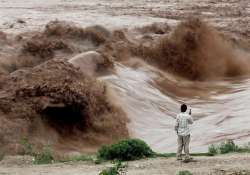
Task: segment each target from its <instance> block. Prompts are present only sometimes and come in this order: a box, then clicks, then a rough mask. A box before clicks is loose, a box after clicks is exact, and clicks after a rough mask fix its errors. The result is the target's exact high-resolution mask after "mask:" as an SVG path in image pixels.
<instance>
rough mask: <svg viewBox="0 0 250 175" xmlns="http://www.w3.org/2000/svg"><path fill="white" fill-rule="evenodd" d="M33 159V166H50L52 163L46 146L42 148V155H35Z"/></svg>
mask: <svg viewBox="0 0 250 175" xmlns="http://www.w3.org/2000/svg"><path fill="white" fill-rule="evenodd" d="M34 157H35V160H34V164H50V163H53V162H54V158H53V156H52V154H51V151H50V149H49V147H48V146H47V147H44V148H43V151H42V153H40V154H35V155H34Z"/></svg>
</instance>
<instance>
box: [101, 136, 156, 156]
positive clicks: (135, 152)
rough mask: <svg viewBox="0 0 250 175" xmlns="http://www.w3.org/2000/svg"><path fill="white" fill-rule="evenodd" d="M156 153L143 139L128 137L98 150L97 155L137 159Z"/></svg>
mask: <svg viewBox="0 0 250 175" xmlns="http://www.w3.org/2000/svg"><path fill="white" fill-rule="evenodd" d="M154 154H155V153H154V152H153V151H152V150H151V148H150V147H149V146H148V145H147V144H146V143H145V142H144V141H142V140H139V139H127V140H122V141H120V142H118V143H116V144H113V145H110V146H103V147H101V148H100V149H99V150H98V154H97V157H98V158H99V159H104V160H115V159H117V160H137V159H141V158H144V157H151V156H153V155H154Z"/></svg>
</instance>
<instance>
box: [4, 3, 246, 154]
mask: <svg viewBox="0 0 250 175" xmlns="http://www.w3.org/2000/svg"><path fill="white" fill-rule="evenodd" d="M189 16H195V17H201V18H202V19H204V21H206V22H208V23H209V24H211V25H213V26H215V27H216V28H217V29H218V30H219V31H220V32H222V33H224V34H225V35H227V36H228V35H229V36H230V37H231V39H232V40H234V39H235V40H237V41H242V40H244V42H242V43H243V44H242V45H241V49H237V54H238V52H240V54H241V55H244V59H246V60H247V59H248V58H249V59H250V57H249V53H250V52H249V49H250V48H249V43H250V42H249V41H250V40H249V39H250V31H249V27H250V26H249V22H250V1H248V0H182V1H179V0H136V1H135V0H124V1H123V0H43V1H41V0H0V31H3V32H6V33H7V34H10V35H12V34H19V33H29V32H32V31H35V30H38V31H40V30H43V29H44V26H45V25H46V24H47V23H48V22H50V21H53V20H60V21H68V22H72V23H76V24H77V25H78V26H80V27H87V26H91V25H101V26H104V27H106V28H107V29H108V30H110V31H112V30H117V29H122V30H124V31H126V30H131V31H133V29H135V28H136V27H142V26H145V25H150V24H152V23H155V22H159V23H167V24H168V25H169V26H170V27H175V26H176V25H177V24H178V23H179V22H180V21H182V20H185V19H187V18H188V17H189ZM131 33H132V34H133V35H136V34H135V33H133V32H131ZM128 38H129V37H128ZM135 38H136V37H135ZM236 44H238V43H236ZM0 47H1V45H0ZM88 50H91V48H88ZM239 50H240V51H239ZM0 51H1V50H0ZM202 51H203V50H202ZM3 55H4V54H0V56H2V57H3ZM2 57H0V59H3V58H2ZM240 58H242V56H240ZM68 59H70V58H68ZM215 59H220V54H219V56H218V58H215ZM248 63H249V62H248V61H247V63H246V64H248ZM225 64H229V63H228V62H225ZM246 64H244V65H242V66H241V67H245V66H246ZM249 65H250V64H249ZM225 66H226V65H225ZM237 66H238V65H237ZM222 67H223V65H220V66H218V67H217V68H216V69H222ZM245 69H246V71H249V70H250V67H247V66H246V68H245ZM114 70H115V71H114V72H115V73H112V74H109V75H104V76H101V77H98V79H99V80H101V81H103V82H105V83H107V84H108V87H109V88H111V89H112V90H113V92H114V96H115V97H116V102H117V103H118V104H119V105H120V106H121V107H122V109H123V111H124V112H125V113H126V115H127V117H128V119H129V123H128V125H127V126H128V131H129V134H130V136H131V137H136V138H140V139H143V140H145V141H146V142H147V143H148V144H149V145H150V146H152V148H153V149H154V150H155V151H159V152H173V151H175V150H176V133H175V131H174V124H175V117H176V115H177V113H178V112H179V107H180V105H181V104H182V103H187V104H188V105H189V106H190V107H191V109H192V113H193V117H194V119H195V122H194V125H193V126H192V139H191V140H192V141H191V149H192V151H193V152H198V151H199V152H200V151H202V152H206V151H207V147H208V145H210V144H212V143H217V142H221V141H223V140H225V139H234V140H235V141H236V142H237V143H239V144H245V143H248V142H249V141H250V115H249V114H250V107H249V104H250V76H249V74H245V75H241V76H234V77H226V78H225V77H224V78H220V79H209V80H205V81H199V80H190V79H189V80H188V79H185V78H180V77H179V76H175V74H170V73H168V72H167V71H165V72H164V73H163V72H162V70H159V69H158V68H156V67H153V66H149V65H147V66H145V65H144V64H138V66H130V65H129V64H125V63H123V62H120V61H117V60H116V61H114ZM180 71H181V70H180ZM211 71H214V69H213V70H211ZM162 79H164V86H163V85H162V84H161V83H162V82H161V83H159V80H162Z"/></svg>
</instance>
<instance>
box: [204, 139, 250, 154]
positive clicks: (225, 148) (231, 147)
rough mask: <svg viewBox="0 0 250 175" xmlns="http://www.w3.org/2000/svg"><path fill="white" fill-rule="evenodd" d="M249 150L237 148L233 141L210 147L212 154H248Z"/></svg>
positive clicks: (209, 150)
mask: <svg viewBox="0 0 250 175" xmlns="http://www.w3.org/2000/svg"><path fill="white" fill-rule="evenodd" d="M248 151H250V150H249V149H246V148H241V147H239V146H237V145H236V144H235V143H234V141H233V140H226V141H225V142H222V143H220V144H219V145H214V144H212V145H210V146H209V147H208V152H209V153H211V154H226V153H231V152H248Z"/></svg>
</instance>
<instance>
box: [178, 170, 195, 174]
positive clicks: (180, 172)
mask: <svg viewBox="0 0 250 175" xmlns="http://www.w3.org/2000/svg"><path fill="white" fill-rule="evenodd" d="M177 175H193V174H192V173H191V172H190V171H187V170H185V171H179V172H178V173H177Z"/></svg>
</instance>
